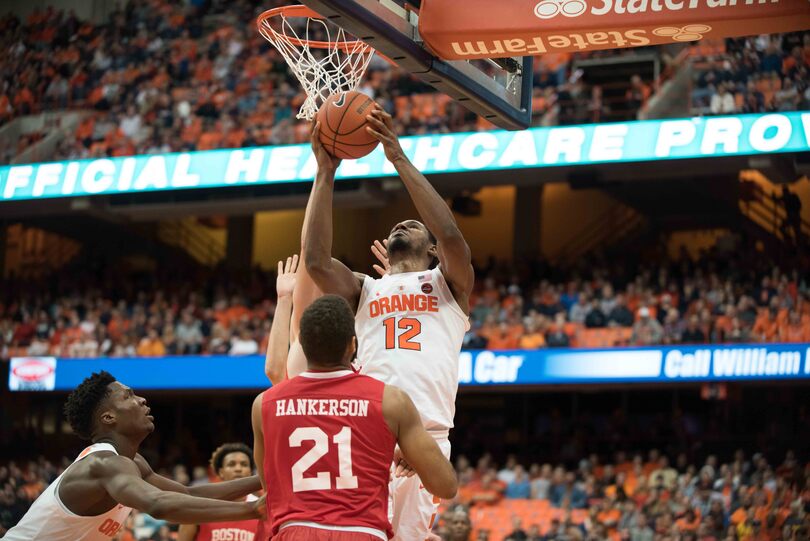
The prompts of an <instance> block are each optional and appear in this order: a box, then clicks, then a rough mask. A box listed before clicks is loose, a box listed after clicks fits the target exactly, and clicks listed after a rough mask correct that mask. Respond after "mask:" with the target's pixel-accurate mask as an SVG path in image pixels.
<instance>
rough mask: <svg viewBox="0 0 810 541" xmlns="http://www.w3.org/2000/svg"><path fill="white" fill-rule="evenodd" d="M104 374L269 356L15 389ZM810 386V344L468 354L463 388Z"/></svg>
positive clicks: (24, 366) (257, 363) (63, 363)
mask: <svg viewBox="0 0 810 541" xmlns="http://www.w3.org/2000/svg"><path fill="white" fill-rule="evenodd" d="M99 370H108V371H109V372H110V373H112V374H113V375H114V376H115V377H116V378H118V379H119V380H121V381H122V382H124V383H126V384H127V385H130V386H132V387H134V388H136V389H166V390H173V389H260V388H265V387H268V386H269V385H270V384H269V382H268V381H267V378H266V377H265V375H264V357H263V356H260V355H250V356H245V357H229V356H225V355H212V356H209V355H204V356H197V355H186V356H176V357H144V358H132V359H104V358H99V359H54V358H53V357H30V358H26V357H18V358H14V359H12V360H11V366H10V371H9V389H10V390H12V391H54V390H56V391H68V390H71V389H73V388H75V387H76V386H77V385H78V384H79V383H81V382H82V380H83V379H84V378H86V377H87V376H89V375H90V374H92V373H93V372H97V371H99ZM778 380H810V344H755V345H711V346H709V345H707V346H682V347H660V348H614V349H595V350H588V349H543V350H533V351H463V352H462V353H461V355H460V357H459V364H458V381H459V385H461V386H462V387H465V386H480V385H553V384H572V385H578V384H579V385H587V384H612V383H678V382H680V383H686V382H723V381H778Z"/></svg>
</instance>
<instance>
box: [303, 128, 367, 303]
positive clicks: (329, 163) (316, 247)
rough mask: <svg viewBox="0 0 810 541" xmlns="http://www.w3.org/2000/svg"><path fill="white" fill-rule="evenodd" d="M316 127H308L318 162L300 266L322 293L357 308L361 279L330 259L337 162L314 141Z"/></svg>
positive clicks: (305, 225) (305, 222)
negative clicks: (301, 265) (339, 298)
mask: <svg viewBox="0 0 810 541" xmlns="http://www.w3.org/2000/svg"><path fill="white" fill-rule="evenodd" d="M319 129H320V126H319V124H318V123H315V125H314V126H313V127H312V136H311V140H312V151H313V152H314V153H315V158H316V159H317V160H318V173H317V174H316V175H315V182H314V183H313V185H312V192H311V193H310V195H309V203H308V204H307V212H306V215H305V218H304V230H305V231H306V234H305V235H303V239H302V241H303V245H302V246H301V251H302V255H303V259H304V266H305V268H306V270H307V272H308V273H309V275H310V276H311V277H312V280H313V281H314V282H315V284H317V286H318V287H319V288H320V289H321V290H322V291H323V292H324V293H331V294H334V295H340V296H341V297H343V298H345V299H346V300H347V301H349V304H350V305H351V306H352V307H353V308H356V307H357V302H358V300H359V298H360V288H361V286H362V278H361V277H359V276H357V275H355V274H354V273H353V272H352V271H351V270H349V269H348V268H347V267H346V266H345V265H343V264H342V263H341V262H339V261H337V260H335V259H333V258H332V199H333V197H332V195H333V190H334V186H335V172H336V171H337V168H338V166H339V165H340V159H338V158H335V157H333V156H331V155H330V154H329V153H328V152H327V151H326V149H325V148H324V147H323V144H321V141H320V139H319V137H318V130H319Z"/></svg>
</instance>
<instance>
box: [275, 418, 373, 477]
mask: <svg viewBox="0 0 810 541" xmlns="http://www.w3.org/2000/svg"><path fill="white" fill-rule="evenodd" d="M305 441H312V442H315V445H313V446H312V448H311V449H310V450H309V451H307V453H306V454H305V455H304V456H302V457H301V458H299V459H298V462H296V463H295V464H293V467H292V484H293V492H305V491H307V490H330V489H331V488H332V475H331V474H330V473H329V472H328V471H321V472H318V473H316V474H315V475H314V476H310V477H304V473H305V472H306V471H307V470H308V469H310V468H311V467H312V466H313V465H314V464H315V463H316V462H318V460H320V459H321V457H323V456H325V455H326V454H327V453H329V435H328V434H327V433H326V432H324V431H323V430H321V429H320V428H318V427H316V426H308V427H299V428H296V429H295V430H294V431H293V433H292V434H290V447H301V445H302V444H303V442H305ZM332 442H334V444H335V445H337V453H338V469H339V470H340V471H339V474H340V475H339V476H338V477H336V478H335V488H336V489H338V490H343V489H352V488H357V477H355V476H354V475H353V474H352V429H351V428H349V427H348V426H344V427H343V429H342V430H341V431H340V432H338V433H337V434H335V435H334V436H333V437H332Z"/></svg>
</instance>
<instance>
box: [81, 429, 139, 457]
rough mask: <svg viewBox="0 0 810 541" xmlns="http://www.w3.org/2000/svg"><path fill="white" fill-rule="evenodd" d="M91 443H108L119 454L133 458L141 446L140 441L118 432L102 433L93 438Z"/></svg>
mask: <svg viewBox="0 0 810 541" xmlns="http://www.w3.org/2000/svg"><path fill="white" fill-rule="evenodd" d="M93 443H109V444H110V445H112V446H113V447H115V451H116V452H117V453H118V454H119V455H121V456H125V457H128V458H135V455H136V454H137V453H138V448H139V447H140V446H141V441H137V442H135V441H132V440H130V439H129V438H126V437H124V436H121V435H120V434H104V435H102V436H99V437H97V438H94V439H93Z"/></svg>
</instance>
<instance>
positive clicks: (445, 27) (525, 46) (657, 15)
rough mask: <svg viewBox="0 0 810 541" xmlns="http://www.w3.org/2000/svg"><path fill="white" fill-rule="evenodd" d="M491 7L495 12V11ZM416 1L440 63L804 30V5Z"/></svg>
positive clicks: (808, 4) (679, 0)
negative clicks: (442, 61) (462, 4)
mask: <svg viewBox="0 0 810 541" xmlns="http://www.w3.org/2000/svg"><path fill="white" fill-rule="evenodd" d="M496 5H497V8H494V6H496ZM457 7H458V3H457V0H423V1H422V7H421V10H420V12H419V33H420V35H421V37H422V39H424V40H425V43H426V44H427V45H428V46H429V47H430V49H431V50H432V51H433V52H434V53H435V54H436V55H438V56H440V57H441V58H445V59H450V60H470V59H475V58H502V57H510V56H534V55H542V54H548V53H555V52H557V53H569V52H579V51H588V50H599V49H616V48H623V47H642V46H645V45H662V44H667V43H686V42H693V41H698V40H700V39H703V38H725V37H734V36H749V35H757V34H765V33H776V32H791V31H795V30H806V29H808V28H810V1H808V0H502V1H500V2H497V3H493V2H492V0H465V2H464V9H462V10H460V9H457Z"/></svg>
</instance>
